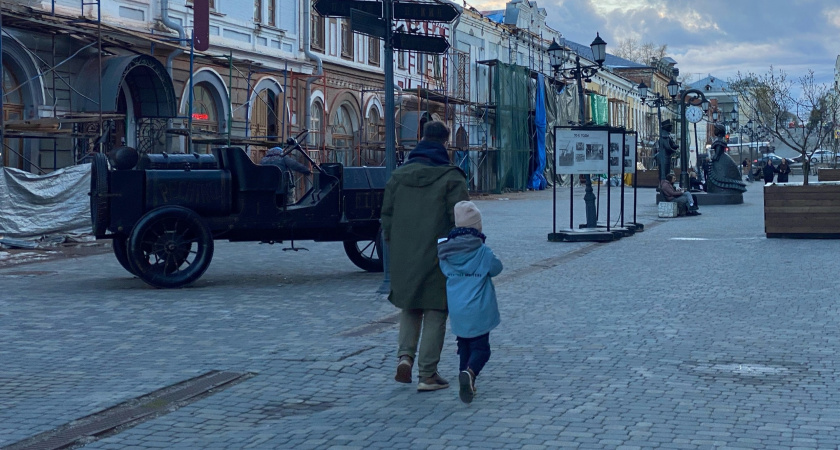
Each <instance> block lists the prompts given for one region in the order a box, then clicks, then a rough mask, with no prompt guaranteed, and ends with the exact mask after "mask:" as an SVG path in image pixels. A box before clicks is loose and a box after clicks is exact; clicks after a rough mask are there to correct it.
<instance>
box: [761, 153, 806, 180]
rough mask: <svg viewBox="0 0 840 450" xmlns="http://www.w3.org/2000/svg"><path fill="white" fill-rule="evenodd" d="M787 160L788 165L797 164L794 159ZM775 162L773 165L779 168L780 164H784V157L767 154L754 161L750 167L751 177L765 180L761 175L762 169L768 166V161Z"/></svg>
mask: <svg viewBox="0 0 840 450" xmlns="http://www.w3.org/2000/svg"><path fill="white" fill-rule="evenodd" d="M784 159H786V160H787V162H788V165H791V166H792V165H794V164H796V161H795V160H794V159H793V158H784ZM768 160H771V161H773V165H774V166H776V167H779V164H781V163H782V157H781V156H779V155H777V154H775V153H765V154H764V156H762V157H761V158H759V159H754V160H753V162H752V165H751V166H750V175H751V176H752V179H753V180H756V181H760V180H762V179H764V176H763V175H762V174H761V169H763V168H764V166H765V165H766V164H767V161H768Z"/></svg>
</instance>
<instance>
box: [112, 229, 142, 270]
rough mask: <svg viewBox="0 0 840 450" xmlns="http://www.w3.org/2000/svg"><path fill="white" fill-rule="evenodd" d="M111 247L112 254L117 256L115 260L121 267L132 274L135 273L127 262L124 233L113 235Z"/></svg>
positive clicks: (126, 242)
mask: <svg viewBox="0 0 840 450" xmlns="http://www.w3.org/2000/svg"><path fill="white" fill-rule="evenodd" d="M111 247H113V248H114V256H116V257H117V261H119V263H120V265H121V266H123V269H125V270H127V271H128V272H129V273H131V274H132V275H136V274H135V273H134V270H133V269H132V268H131V264H129V262H128V237H127V236H125V235H124V234H118V235H115V236H114V239H113V241H112V243H111Z"/></svg>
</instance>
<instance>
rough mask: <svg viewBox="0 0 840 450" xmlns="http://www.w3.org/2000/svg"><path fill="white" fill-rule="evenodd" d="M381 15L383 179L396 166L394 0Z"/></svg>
mask: <svg viewBox="0 0 840 450" xmlns="http://www.w3.org/2000/svg"><path fill="white" fill-rule="evenodd" d="M382 15H383V16H384V17H383V19H384V20H385V23H386V24H388V26H386V27H385V39H383V40H384V41H385V42H384V44H385V179H386V180H390V179H391V172H393V171H394V169H395V168H396V167H397V148H396V133H395V131H396V130H395V129H396V119H395V118H394V112H395V111H394V110H395V108H394V43H393V36H394V31H393V28H392V27H391V24H392V23H394V0H383V1H382ZM390 253H391V252H390V249H389V248H388V243H387V242H385V238H384V236H383V238H382V269H383V271H384V272H385V277H384V278H383V280H382V285H381V286H380V287H379V292H380V293H382V294H387V293H389V292H391V270H390V269H391V267H390V264H391V255H390Z"/></svg>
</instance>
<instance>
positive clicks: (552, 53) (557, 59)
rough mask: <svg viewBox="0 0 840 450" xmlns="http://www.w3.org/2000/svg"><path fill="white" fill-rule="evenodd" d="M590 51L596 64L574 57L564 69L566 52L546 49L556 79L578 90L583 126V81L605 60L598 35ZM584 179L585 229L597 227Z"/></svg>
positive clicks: (552, 47) (555, 46)
mask: <svg viewBox="0 0 840 450" xmlns="http://www.w3.org/2000/svg"><path fill="white" fill-rule="evenodd" d="M589 47H590V48H591V49H592V56H593V59H594V60H595V63H596V64H592V65H581V64H580V55H577V54H576V55H575V66H574V67H570V68H568V69H564V68H563V65H564V64H565V63H566V61H569V60H570V57H569V54H568V50H567V49H566V48H564V47H561V46H560V45H559V44H557V41H556V40H552V41H551V45H550V46H549V47H548V56H549V58H551V67H552V68H553V69H554V74H555V76H557V77H562V78H563V79H564V80H575V82H576V83H577V88H578V103H579V111H578V114H579V116H578V122H579V123H580V125H583V124H584V122H585V120H586V109H585V104H584V100H583V99H584V97H583V80H584V79H589V78H591V77H592V76H593V75H595V74H596V73H598V70H599V69H601V68H603V66H604V61H605V60H606V51H607V43H606V42H605V41H604V40H603V39H601V35H600V34H599V33H596V34H595V40H593V41H592V44H590V46H589ZM585 179H586V193H585V194H584V196H583V201H584V202H585V203H586V228H596V227H597V226H598V217H597V212H596V210H595V194H594V193H593V192H592V175H589V174H587V175H586V176H585Z"/></svg>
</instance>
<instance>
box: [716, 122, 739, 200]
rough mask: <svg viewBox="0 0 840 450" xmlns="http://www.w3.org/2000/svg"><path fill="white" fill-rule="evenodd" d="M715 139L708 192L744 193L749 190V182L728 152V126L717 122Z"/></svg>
mask: <svg viewBox="0 0 840 450" xmlns="http://www.w3.org/2000/svg"><path fill="white" fill-rule="evenodd" d="M714 128H715V140H714V142H712V151H711V153H712V155H711V156H712V161H711V168H710V170H709V178H708V180H706V185H707V186H708V192H709V193H710V194H712V193H718V194H734V193H738V194H740V193H742V192H745V191H746V190H747V183H745V182H744V181H743V179H742V178H741V168H740V166H738V164H737V163H736V162H735V161H734V160H733V159H732V157H731V156H729V155H728V154H726V141H724V140H723V137H724V136H726V127H725V126H723V125H722V124H719V123H716V124H715V127H714Z"/></svg>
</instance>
